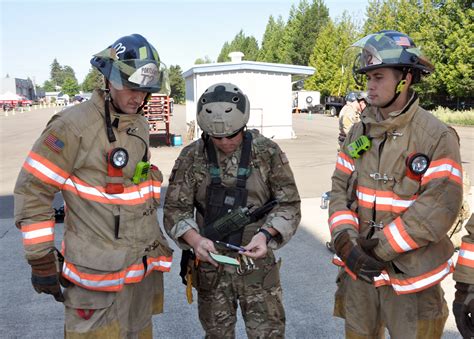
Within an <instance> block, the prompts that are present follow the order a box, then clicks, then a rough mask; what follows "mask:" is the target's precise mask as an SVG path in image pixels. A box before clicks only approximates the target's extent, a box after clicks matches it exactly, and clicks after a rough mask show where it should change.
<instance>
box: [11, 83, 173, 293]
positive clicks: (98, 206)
mask: <svg viewBox="0 0 474 339" xmlns="http://www.w3.org/2000/svg"><path fill="white" fill-rule="evenodd" d="M110 110H111V117H112V121H116V122H115V123H114V126H117V127H114V128H113V131H114V134H115V137H116V139H117V140H116V141H115V142H113V143H109V141H108V139H107V135H106V130H105V122H104V121H105V119H104V95H103V92H101V91H96V92H94V94H93V96H92V98H91V100H89V101H87V102H85V103H82V104H79V105H76V106H73V107H71V108H68V109H65V110H63V111H61V112H60V113H58V114H56V115H54V116H53V117H52V118H51V120H50V121H49V123H48V125H47V127H46V129H45V130H44V131H43V133H42V134H41V136H40V137H39V139H38V140H37V141H36V143H35V144H34V145H33V148H32V150H31V151H30V153H29V154H28V156H27V158H26V161H25V163H24V165H23V168H22V170H21V172H20V175H19V177H18V180H17V183H16V186H15V191H14V193H15V221H16V224H17V227H18V228H20V229H21V232H22V234H23V245H24V248H25V250H26V257H27V258H28V259H36V258H40V257H42V256H44V255H46V254H47V253H48V252H50V251H51V250H52V249H53V248H54V247H55V244H54V226H55V220H54V211H53V207H52V202H53V199H54V195H55V193H56V192H58V191H61V192H62V195H63V198H64V201H65V206H66V209H65V210H66V216H65V222H64V240H63V246H62V247H63V249H62V251H63V254H64V257H65V262H64V265H63V273H62V274H63V276H65V277H66V278H67V279H68V280H70V281H72V282H73V283H74V284H76V285H79V286H82V287H84V288H87V289H91V290H98V291H119V290H121V289H122V287H123V285H124V284H126V283H135V282H139V281H141V280H142V279H143V277H144V276H145V275H147V274H149V273H151V272H152V271H154V270H159V271H169V269H170V265H171V252H170V249H169V247H168V243H167V241H166V239H165V237H164V234H163V233H162V231H161V230H160V227H159V224H158V220H157V214H156V208H157V206H158V204H159V198H160V189H161V181H162V175H161V172H160V171H159V170H158V169H157V168H156V169H155V170H152V171H151V175H150V176H149V178H148V180H146V181H144V182H142V183H140V184H139V185H136V184H134V183H133V182H132V180H131V179H132V177H133V175H134V170H135V167H136V165H137V163H138V162H139V161H140V160H141V159H142V157H143V156H144V152H145V151H146V148H145V144H144V141H145V142H147V143H148V124H147V121H146V119H145V118H144V117H143V116H141V115H139V114H118V113H116V112H115V111H114V110H113V106H112V105H110ZM116 119H118V120H116ZM130 128H131V129H132V130H131V131H132V133H133V134H135V135H138V136H140V137H141V138H142V139H143V141H141V140H140V139H139V138H137V137H134V136H131V135H129V134H128V133H127V131H128V130H129V129H130ZM115 147H123V148H125V149H126V150H127V151H128V155H129V160H128V163H127V165H126V166H125V167H124V168H123V169H122V171H123V177H109V176H108V170H107V160H106V155H107V153H108V152H109V151H110V150H112V149H113V148H115ZM120 182H121V183H123V185H124V192H123V193H118V194H108V193H106V190H105V187H106V185H107V183H120ZM145 261H146V264H144V262H145Z"/></svg>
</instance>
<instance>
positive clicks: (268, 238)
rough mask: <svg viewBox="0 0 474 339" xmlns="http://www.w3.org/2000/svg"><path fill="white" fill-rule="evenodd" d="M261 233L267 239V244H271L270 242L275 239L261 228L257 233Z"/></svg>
mask: <svg viewBox="0 0 474 339" xmlns="http://www.w3.org/2000/svg"><path fill="white" fill-rule="evenodd" d="M259 232H260V233H263V235H264V236H265V238H267V244H268V243H269V242H270V240H272V239H273V235H272V234H271V233H270V232H268V231H267V230H266V229H264V228H259V229H258V231H257V233H259Z"/></svg>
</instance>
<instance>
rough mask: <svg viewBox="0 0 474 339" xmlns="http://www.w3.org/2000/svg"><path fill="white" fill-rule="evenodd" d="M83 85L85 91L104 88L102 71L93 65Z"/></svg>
mask: <svg viewBox="0 0 474 339" xmlns="http://www.w3.org/2000/svg"><path fill="white" fill-rule="evenodd" d="M81 87H82V90H83V91H84V92H92V91H94V90H95V89H99V88H104V87H105V84H104V77H103V76H102V73H100V72H99V71H98V70H97V68H95V67H91V69H90V70H89V73H87V75H86V77H85V79H84V81H83V82H82V86H81Z"/></svg>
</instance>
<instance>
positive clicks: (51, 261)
mask: <svg viewBox="0 0 474 339" xmlns="http://www.w3.org/2000/svg"><path fill="white" fill-rule="evenodd" d="M28 264H30V265H31V283H32V284H33V288H34V289H35V291H36V292H38V293H46V294H51V295H52V296H53V297H54V299H56V301H59V302H63V301H64V296H63V293H62V291H61V286H60V280H61V282H63V284H65V285H67V284H68V283H69V282H68V281H67V280H66V279H63V278H61V276H60V275H61V273H60V272H58V270H57V266H56V256H55V255H54V252H50V253H48V254H47V255H45V256H44V257H42V258H39V259H34V260H28Z"/></svg>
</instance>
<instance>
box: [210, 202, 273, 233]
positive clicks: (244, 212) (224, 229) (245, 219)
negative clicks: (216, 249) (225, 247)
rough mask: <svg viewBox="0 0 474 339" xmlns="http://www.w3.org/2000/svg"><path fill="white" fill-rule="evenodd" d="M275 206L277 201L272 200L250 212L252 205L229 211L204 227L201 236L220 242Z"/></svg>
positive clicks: (258, 218) (261, 216)
mask: <svg viewBox="0 0 474 339" xmlns="http://www.w3.org/2000/svg"><path fill="white" fill-rule="evenodd" d="M277 204H278V200H276V199H273V200H270V201H268V202H267V203H266V204H265V205H263V206H262V207H259V208H256V209H254V210H252V208H253V205H248V206H246V207H238V208H236V209H234V210H229V211H228V212H227V214H225V215H224V216H222V217H220V218H219V219H217V220H215V221H214V222H212V223H211V224H209V225H207V226H205V227H204V229H203V236H205V237H206V238H209V239H211V240H212V241H216V240H222V239H223V238H225V237H226V236H227V235H229V234H231V233H232V232H235V231H237V230H239V229H241V228H242V227H244V226H246V225H249V224H251V223H254V222H255V221H257V220H260V219H261V218H263V217H264V216H265V214H267V213H268V212H270V211H271V210H272V209H273V208H274V207H275V206H276V205H277Z"/></svg>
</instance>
